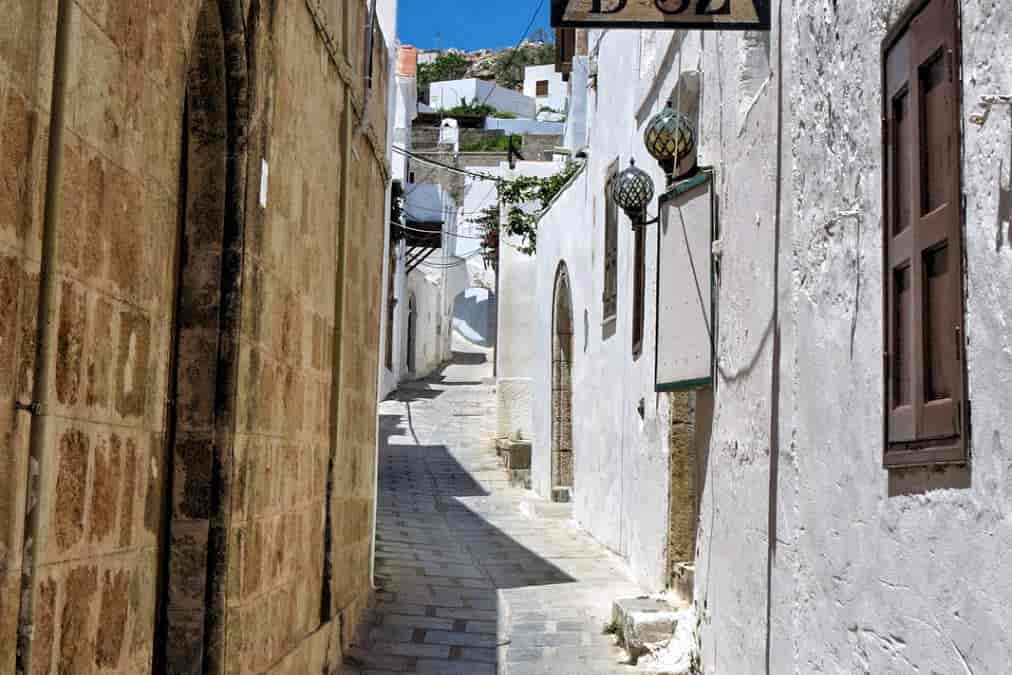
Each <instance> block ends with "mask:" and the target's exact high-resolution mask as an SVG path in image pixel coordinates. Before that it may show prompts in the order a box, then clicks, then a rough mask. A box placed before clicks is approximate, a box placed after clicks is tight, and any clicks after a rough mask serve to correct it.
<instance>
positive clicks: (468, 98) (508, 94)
mask: <svg viewBox="0 0 1012 675" xmlns="http://www.w3.org/2000/svg"><path fill="white" fill-rule="evenodd" d="M475 100H477V102H478V103H487V104H488V105H490V106H492V107H493V108H495V109H496V110H501V111H503V112H511V113H514V114H516V115H519V116H520V117H524V118H533V117H534V114H535V113H536V111H537V107H536V104H535V102H534V99H533V98H530V97H527V96H524V95H523V94H521V93H520V92H517V91H513V90H512V89H506V88H504V87H498V86H496V85H495V84H493V83H490V82H486V81H485V80H478V79H475V78H466V79H462V80H447V81H445V82H433V83H432V84H430V85H429V106H430V107H431V108H432V109H433V110H445V109H447V108H455V107H456V106H458V105H461V104H464V103H472V102H474V101H475Z"/></svg>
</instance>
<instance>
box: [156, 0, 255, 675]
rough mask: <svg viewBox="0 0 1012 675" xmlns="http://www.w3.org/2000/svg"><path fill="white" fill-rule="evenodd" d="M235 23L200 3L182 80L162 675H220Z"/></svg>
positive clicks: (161, 585) (234, 329)
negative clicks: (184, 674)
mask: <svg viewBox="0 0 1012 675" xmlns="http://www.w3.org/2000/svg"><path fill="white" fill-rule="evenodd" d="M237 16H241V15H237V14H236V4H235V3H230V2H229V0H205V1H204V3H203V6H202V8H201V11H200V14H199V17H198V19H197V25H196V28H195V33H194V36H193V43H192V46H191V49H190V51H189V62H188V68H187V74H186V78H187V80H186V88H185V96H184V102H183V109H184V112H183V116H182V125H181V134H180V139H181V140H180V143H181V151H180V171H179V196H178V204H179V207H178V227H179V234H178V236H177V247H176V256H175V265H176V267H175V291H174V292H175V298H174V304H173V317H172V335H171V342H170V349H171V352H170V358H169V376H168V396H167V398H168V405H167V412H166V432H165V446H164V447H165V454H164V460H163V461H164V471H163V472H162V474H161V475H163V476H164V480H163V483H162V486H161V490H162V504H161V508H162V513H161V523H160V527H159V542H158V545H159V548H158V555H159V564H158V579H157V582H156V583H157V595H156V597H157V600H156V602H157V606H156V613H155V636H154V649H153V655H152V672H153V673H154V674H155V675H167V674H170V673H184V672H185V673H201V672H217V671H218V670H219V669H220V668H219V666H220V665H221V664H220V660H219V659H220V657H221V648H222V644H223V640H222V639H221V634H222V630H223V628H224V616H223V615H224V612H223V611H222V609H223V607H224V591H225V589H224V585H223V579H224V577H225V570H224V565H225V564H226V563H225V556H224V553H225V551H226V546H225V539H226V534H225V532H226V527H227V526H226V525H224V524H223V519H222V518H221V517H220V516H221V514H222V513H223V509H224V506H226V505H227V504H228V499H229V497H228V494H229V493H228V485H229V480H228V477H227V474H226V473H225V468H224V467H225V466H227V462H226V461H225V460H224V459H223V458H224V457H227V456H228V454H229V450H228V449H229V448H230V446H231V440H230V439H231V433H232V430H233V426H234V425H233V423H232V405H231V404H232V398H233V395H234V386H232V384H231V383H233V382H234V378H235V367H236V358H237V356H236V355H237V353H238V349H237V344H238V331H239V326H238V316H239V313H238V311H237V310H238V305H239V293H240V289H241V284H240V280H241V276H242V256H241V253H237V252H239V251H241V250H242V236H243V213H244V210H243V207H242V190H241V185H242V183H243V182H244V179H243V175H244V170H243V169H242V167H244V164H245V152H244V149H243V148H244V143H242V142H240V141H239V140H238V139H239V138H241V136H242V134H241V132H240V131H239V130H240V129H242V128H244V123H243V122H242V121H241V120H243V119H244V118H245V104H244V99H243V98H242V97H241V95H237V94H236V93H235V92H240V91H241V92H244V91H245V71H244V69H243V68H237V67H236V64H244V63H245V60H244V56H243V55H240V54H239V52H243V51H244V47H243V44H244V38H243V34H242V28H241V24H240V23H238V22H237V21H236V19H237ZM228 26H233V27H234V28H232V29H229V28H228ZM236 26H239V27H236ZM233 34H235V35H233ZM240 71H241V72H240Z"/></svg>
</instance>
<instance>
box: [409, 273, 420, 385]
mask: <svg viewBox="0 0 1012 675" xmlns="http://www.w3.org/2000/svg"><path fill="white" fill-rule="evenodd" d="M417 347H418V305H417V303H416V302H415V294H414V293H412V294H411V295H410V296H409V297H408V346H407V356H408V364H407V365H408V372H409V373H414V372H415V350H416V349H417Z"/></svg>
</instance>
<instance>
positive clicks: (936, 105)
mask: <svg viewBox="0 0 1012 675" xmlns="http://www.w3.org/2000/svg"><path fill="white" fill-rule="evenodd" d="M957 26H958V23H957V15H956V6H955V0H924V1H922V2H918V3H917V4H916V5H915V6H914V7H913V8H912V9H911V10H910V12H909V13H908V14H907V15H906V18H905V20H904V21H902V22H901V23H900V24H899V25H897V26H896V27H895V28H894V29H893V30H892V31H891V32H890V34H889V36H888V37H887V38H886V41H885V43H884V44H883V55H884V59H883V86H884V91H883V125H882V127H883V128H882V135H883V144H884V149H883V150H884V152H883V160H884V171H883V181H884V185H883V193H884V198H885V226H884V227H883V249H884V263H885V264H884V270H885V279H884V280H883V290H884V293H885V297H884V299H883V306H884V309H885V313H886V316H885V321H884V328H885V350H884V354H885V379H886V382H885V461H884V463H885V465H886V466H887V467H901V466H918V465H931V464H946V463H961V462H965V461H966V456H967V454H966V448H967V436H968V433H967V431H968V430H967V407H966V367H965V359H964V355H963V346H964V337H963V269H962V263H963V213H962V198H961V190H962V188H961V178H960V165H959V162H960V101H959V65H960V63H959V58H960V43H959V38H958V32H957Z"/></svg>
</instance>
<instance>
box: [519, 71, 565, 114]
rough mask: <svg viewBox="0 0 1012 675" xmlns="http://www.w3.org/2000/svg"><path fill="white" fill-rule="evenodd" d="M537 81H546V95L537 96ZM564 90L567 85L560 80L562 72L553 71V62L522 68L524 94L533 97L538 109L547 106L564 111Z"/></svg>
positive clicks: (556, 110) (557, 110)
mask: <svg viewBox="0 0 1012 675" xmlns="http://www.w3.org/2000/svg"><path fill="white" fill-rule="evenodd" d="M539 81H547V82H548V95H547V96H538V87H537V84H538V82H539ZM566 92H567V87H566V83H565V82H564V81H563V80H562V73H557V72H555V64H554V63H549V64H546V65H543V66H527V68H525V69H524V96H527V97H528V98H533V99H534V100H535V101H536V102H537V109H538V110H539V111H540V110H541V109H542V108H545V107H547V108H551V109H552V110H554V111H555V112H565V111H566V98H567V93H566Z"/></svg>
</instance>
